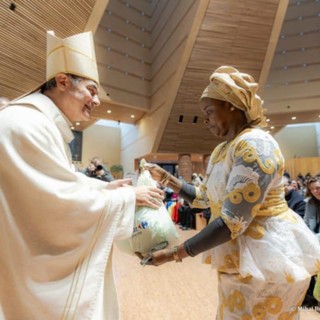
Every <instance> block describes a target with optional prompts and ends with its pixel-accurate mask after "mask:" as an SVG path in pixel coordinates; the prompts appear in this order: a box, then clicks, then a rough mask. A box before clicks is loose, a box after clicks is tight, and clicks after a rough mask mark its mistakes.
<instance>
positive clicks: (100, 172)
mask: <svg viewBox="0 0 320 320" xmlns="http://www.w3.org/2000/svg"><path fill="white" fill-rule="evenodd" d="M93 177H94V178H96V179H100V180H102V181H107V182H110V181H113V180H114V178H113V176H112V175H111V174H110V172H109V171H107V172H106V171H105V170H104V168H103V166H102V165H100V164H99V165H97V167H96V170H95V172H94V176H93Z"/></svg>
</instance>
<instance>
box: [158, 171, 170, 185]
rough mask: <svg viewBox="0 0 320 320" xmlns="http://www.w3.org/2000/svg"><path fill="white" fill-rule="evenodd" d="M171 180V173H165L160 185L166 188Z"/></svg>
mask: <svg viewBox="0 0 320 320" xmlns="http://www.w3.org/2000/svg"><path fill="white" fill-rule="evenodd" d="M170 179H171V174H170V173H169V172H165V174H164V177H163V178H162V179H161V180H160V183H161V184H162V185H163V186H165V187H166V186H167V184H168V183H169V181H170Z"/></svg>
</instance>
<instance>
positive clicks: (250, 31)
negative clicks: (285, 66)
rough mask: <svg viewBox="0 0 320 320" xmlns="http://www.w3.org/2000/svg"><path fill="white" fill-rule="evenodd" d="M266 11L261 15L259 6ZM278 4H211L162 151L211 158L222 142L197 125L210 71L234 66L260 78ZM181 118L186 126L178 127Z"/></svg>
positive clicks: (258, 2)
mask: <svg viewBox="0 0 320 320" xmlns="http://www.w3.org/2000/svg"><path fill="white" fill-rule="evenodd" d="M262 5H263V7H264V8H265V9H266V10H261V6H262ZM277 8H278V1H249V2H247V1H223V0H214V1H210V3H209V6H208V9H207V12H206V15H205V18H204V20H203V22H202V25H201V28H200V31H199V33H198V37H197V41H196V43H195V45H194V48H193V52H192V55H191V58H190V60H189V63H188V66H187V68H186V70H185V73H184V77H183V80H182V82H181V84H180V88H179V90H178V94H177V97H176V100H175V103H174V106H173V108H172V112H171V115H170V117H169V121H168V122H167V126H166V129H165V132H164V134H163V137H162V140H161V143H160V145H159V150H158V151H159V152H169V151H171V152H172V151H174V150H175V151H176V152H179V153H182V152H187V151H189V152H190V151H193V152H199V153H210V152H211V151H212V149H213V147H214V146H215V145H217V144H218V143H219V142H220V140H219V139H215V138H214V137H213V136H212V134H210V133H209V132H208V131H207V130H206V129H205V127H204V125H203V123H201V122H198V123H197V124H196V125H192V124H191V123H190V121H191V120H192V119H193V118H194V117H195V116H198V119H199V120H200V119H201V113H200V110H199V107H198V104H199V97H200V95H201V93H202V91H203V89H204V88H205V87H206V86H207V84H208V78H209V76H210V74H211V72H212V71H213V70H214V69H216V68H217V67H218V66H220V65H226V64H230V62H231V61H232V65H233V66H235V67H238V68H239V69H240V70H241V71H244V72H249V73H251V74H253V76H254V77H255V78H256V79H258V78H259V74H260V71H261V68H262V66H263V62H264V58H265V54H266V48H267V47H268V44H269V37H270V34H271V31H272V26H273V22H274V17H275V14H276V12H277ZM177 115H184V119H186V121H188V122H187V123H183V124H178V120H177Z"/></svg>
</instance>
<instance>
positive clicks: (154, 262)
mask: <svg viewBox="0 0 320 320" xmlns="http://www.w3.org/2000/svg"><path fill="white" fill-rule="evenodd" d="M140 258H141V259H142V260H141V264H142V265H148V266H149V265H150V266H156V267H157V266H160V265H162V264H164V263H166V262H170V261H174V258H173V248H168V249H162V250H159V251H155V252H152V253H149V254H148V255H146V256H145V257H143V256H142V255H140Z"/></svg>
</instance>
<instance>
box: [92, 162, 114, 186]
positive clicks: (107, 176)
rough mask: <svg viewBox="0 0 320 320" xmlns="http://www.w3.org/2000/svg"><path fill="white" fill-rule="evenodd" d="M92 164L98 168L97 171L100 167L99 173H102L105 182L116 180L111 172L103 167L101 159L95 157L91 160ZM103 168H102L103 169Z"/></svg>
mask: <svg viewBox="0 0 320 320" xmlns="http://www.w3.org/2000/svg"><path fill="white" fill-rule="evenodd" d="M91 164H93V165H94V166H95V167H96V170H97V169H98V166H99V169H98V171H100V176H103V180H104V181H107V182H110V181H113V180H114V177H113V175H112V174H111V172H110V171H109V170H108V169H107V168H106V166H104V165H103V163H102V159H101V158H100V157H93V158H92V159H91ZM101 167H102V168H101ZM101 170H103V174H102V171H101Z"/></svg>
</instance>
